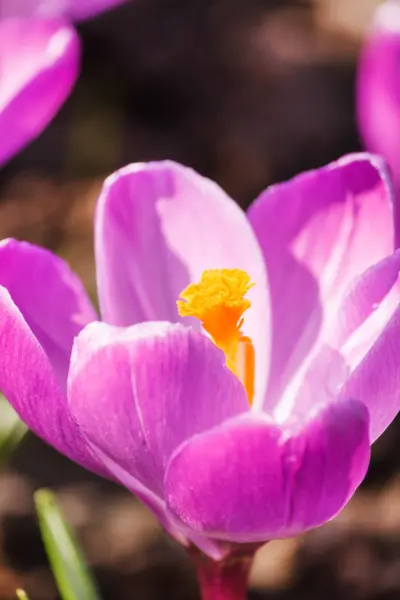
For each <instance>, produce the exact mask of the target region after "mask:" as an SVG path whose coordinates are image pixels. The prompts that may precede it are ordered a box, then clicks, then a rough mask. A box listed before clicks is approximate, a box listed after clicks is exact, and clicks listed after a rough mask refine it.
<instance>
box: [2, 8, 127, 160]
mask: <svg viewBox="0 0 400 600" xmlns="http://www.w3.org/2000/svg"><path fill="white" fill-rule="evenodd" d="M121 2H122V0H74V1H72V0H70V1H68V2H65V1H63V0H42V1H37V0H0V81H1V85H0V166H1V165H2V164H4V163H5V162H6V161H7V160H8V159H10V158H11V157H12V156H13V155H14V154H16V153H17V152H19V151H20V150H21V149H22V148H23V147H24V146H25V145H26V144H27V143H29V142H30V141H31V140H33V139H34V138H36V137H37V136H38V135H39V134H40V133H41V132H42V131H43V129H44V128H45V127H46V126H47V124H48V123H49V122H50V121H51V119H52V118H53V117H54V116H55V114H56V113H57V111H58V110H59V108H60V107H61V105H62V104H63V103H64V101H65V100H66V98H67V97H68V95H69V93H70V92H71V90H72V87H73V85H74V83H75V80H76V78H77V76H78V72H79V57H80V56H79V55H80V42H79V38H78V35H77V33H76V31H75V30H74V28H73V27H72V25H69V24H68V19H71V20H80V19H84V18H88V17H91V16H94V15H95V14H96V13H97V12H100V11H102V10H105V9H107V8H111V7H112V6H115V5H117V4H120V3H121Z"/></svg>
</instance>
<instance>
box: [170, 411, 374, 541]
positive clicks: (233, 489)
mask: <svg viewBox="0 0 400 600" xmlns="http://www.w3.org/2000/svg"><path fill="white" fill-rule="evenodd" d="M369 454H370V448H369V439H368V412H367V411H366V409H365V407H364V406H363V405H362V404H360V403H357V402H353V401H349V402H343V403H341V404H332V405H329V406H328V407H326V408H323V409H322V410H321V411H319V412H318V413H317V414H315V415H314V416H313V417H312V418H311V419H309V420H308V421H307V422H306V423H304V424H302V425H301V426H300V427H294V426H292V427H291V428H290V427H286V428H284V427H279V426H278V425H276V424H274V423H272V422H269V421H263V420H261V418H256V417H255V416H249V415H246V416H244V417H239V418H236V419H232V420H231V421H230V422H229V423H225V424H224V425H222V426H221V427H217V428H215V429H214V430H213V431H209V432H207V433H205V434H202V435H198V436H196V437H195V438H193V439H192V440H189V441H188V442H187V443H186V444H183V445H182V446H181V447H180V448H178V450H177V451H176V453H175V454H174V456H173V457H172V459H171V462H170V464H169V466H168V469H167V473H166V479H165V494H166V500H167V506H168V507H169V510H170V511H171V513H172V514H173V515H174V516H175V518H177V519H179V520H180V521H181V522H183V523H184V524H185V525H186V526H187V527H188V528H191V529H194V530H195V531H198V532H201V533H203V534H208V535H210V536H212V537H215V538H216V539H221V540H223V539H225V540H229V541H232V542H234V541H237V542H256V541H265V540H268V539H273V538H280V537H291V536H293V535H296V534H298V533H300V532H302V531H305V530H307V529H310V528H313V527H317V526H319V525H321V524H322V523H324V522H325V521H327V520H329V519H330V518H332V517H333V516H334V515H335V514H336V513H337V512H338V511H339V510H340V509H341V508H342V507H343V506H344V505H345V504H346V502H347V501H348V500H349V498H350V497H351V496H352V494H353V493H354V491H355V489H356V488H357V486H358V485H359V484H360V482H361V481H362V479H363V477H364V475H365V472H366V469H367V466H368V462H369Z"/></svg>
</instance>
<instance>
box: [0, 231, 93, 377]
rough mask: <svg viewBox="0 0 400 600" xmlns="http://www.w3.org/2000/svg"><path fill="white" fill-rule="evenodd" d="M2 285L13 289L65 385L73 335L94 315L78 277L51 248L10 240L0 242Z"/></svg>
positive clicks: (22, 309)
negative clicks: (49, 249)
mask: <svg viewBox="0 0 400 600" xmlns="http://www.w3.org/2000/svg"><path fill="white" fill-rule="evenodd" d="M0 285H1V286H3V287H5V288H7V290H8V291H9V293H10V295H11V297H12V299H13V302H14V303H15V304H16V306H17V307H18V308H19V310H20V311H21V313H22V314H23V316H24V319H25V321H26V322H27V324H28V326H29V327H30V329H31V330H32V332H33V334H34V335H35V337H36V338H37V340H38V341H39V343H40V344H41V346H42V347H43V349H44V351H45V352H46V354H47V356H48V359H49V361H50V362H51V364H52V366H53V368H54V370H55V372H56V374H57V375H58V377H59V381H60V384H61V386H62V387H63V388H65V386H66V381H67V372H68V366H69V359H70V355H71V350H72V343H73V340H74V337H75V336H76V335H77V334H78V332H79V331H80V330H81V329H82V328H83V327H84V326H85V325H87V323H90V322H91V321H94V320H95V319H96V313H95V311H94V309H93V307H92V305H91V304H90V301H89V299H88V298H87V296H86V293H85V291H84V288H83V286H82V284H81V282H80V281H79V279H78V277H77V276H76V275H75V274H74V273H73V272H72V271H71V270H70V269H69V267H68V265H67V264H66V263H65V262H64V261H63V260H62V259H60V258H58V257H56V256H54V254H52V253H51V252H49V251H48V250H45V249H43V248H40V247H38V246H34V245H33V244H28V243H26V242H18V241H17V240H13V239H8V240H3V241H1V242H0Z"/></svg>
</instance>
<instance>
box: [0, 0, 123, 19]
mask: <svg viewBox="0 0 400 600" xmlns="http://www.w3.org/2000/svg"><path fill="white" fill-rule="evenodd" d="M124 2H126V0H0V15H1V16H2V17H3V18H6V17H40V18H50V19H53V18H65V19H67V20H69V21H82V20H84V19H89V18H91V17H94V16H96V15H97V14H99V13H101V12H103V11H105V10H109V9H110V8H114V7H117V6H118V5H119V4H123V3H124Z"/></svg>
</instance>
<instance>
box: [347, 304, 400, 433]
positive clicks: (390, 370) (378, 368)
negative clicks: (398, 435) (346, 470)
mask: <svg viewBox="0 0 400 600" xmlns="http://www.w3.org/2000/svg"><path fill="white" fill-rule="evenodd" d="M399 356H400V306H399V305H398V307H397V309H396V310H395V312H394V314H393V316H392V317H391V319H390V320H389V322H388V323H387V325H386V327H385V328H384V329H383V331H382V333H381V334H380V335H379V337H378V339H377V340H376V341H375V343H374V344H373V345H372V347H371V349H370V350H369V352H367V354H366V355H365V357H364V358H363V360H362V361H361V362H360V364H359V365H358V366H357V368H356V369H355V370H354V372H353V373H352V375H351V376H350V377H349V379H348V380H347V381H346V383H345V384H344V385H343V387H342V389H341V391H340V394H339V397H338V400H339V401H340V400H346V399H347V398H354V399H358V400H361V401H362V402H363V403H364V404H365V405H366V406H367V408H368V410H369V412H370V418H371V432H370V436H371V441H372V442H373V441H375V440H376V439H377V438H378V437H379V436H380V435H381V433H382V432H383V431H384V430H385V429H386V428H387V427H388V425H390V423H391V422H392V421H393V419H394V418H395V417H396V415H397V414H398V412H399V410H400V363H399Z"/></svg>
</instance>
